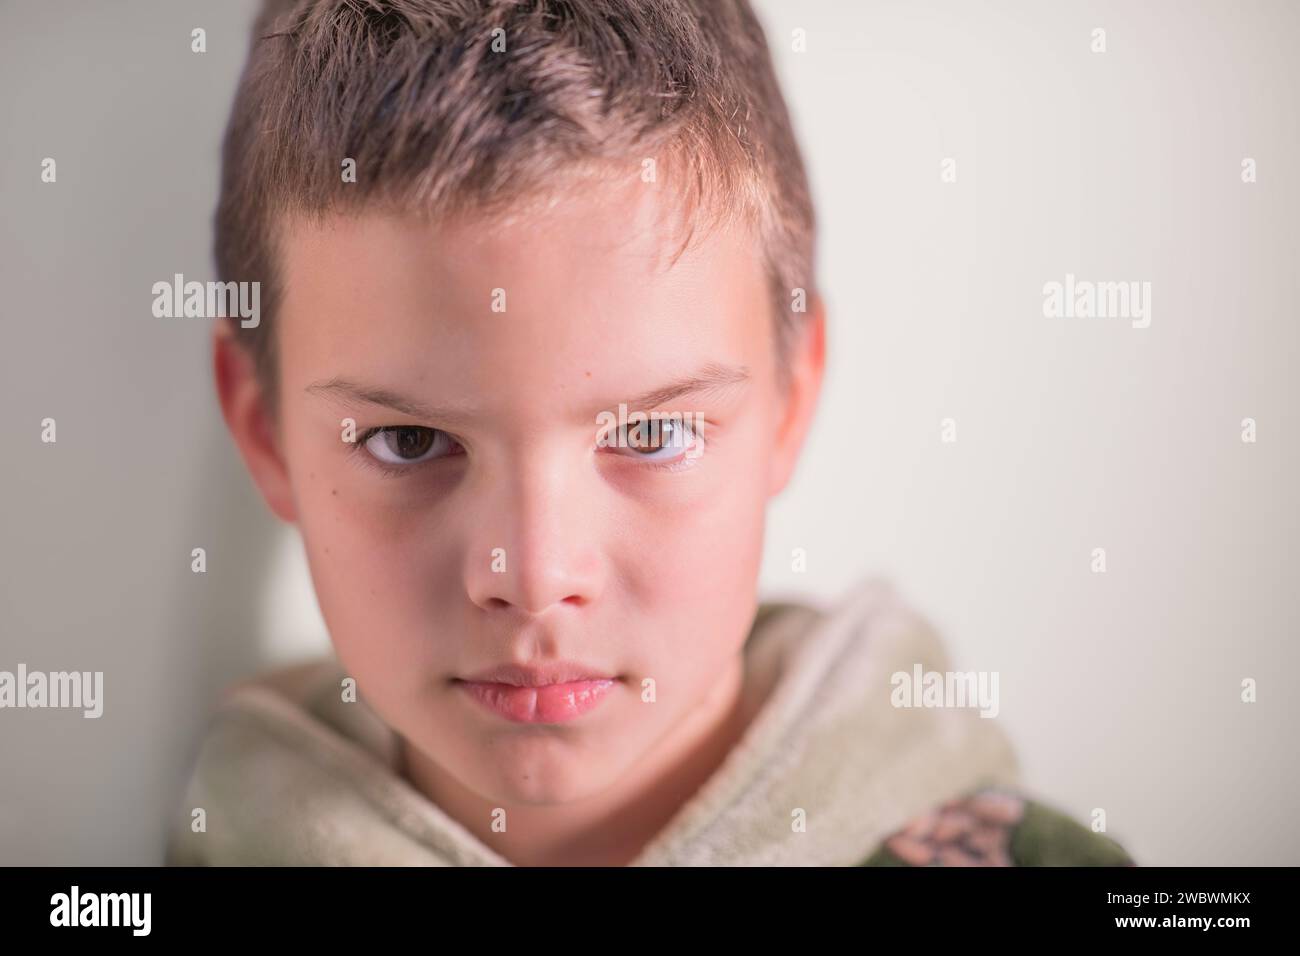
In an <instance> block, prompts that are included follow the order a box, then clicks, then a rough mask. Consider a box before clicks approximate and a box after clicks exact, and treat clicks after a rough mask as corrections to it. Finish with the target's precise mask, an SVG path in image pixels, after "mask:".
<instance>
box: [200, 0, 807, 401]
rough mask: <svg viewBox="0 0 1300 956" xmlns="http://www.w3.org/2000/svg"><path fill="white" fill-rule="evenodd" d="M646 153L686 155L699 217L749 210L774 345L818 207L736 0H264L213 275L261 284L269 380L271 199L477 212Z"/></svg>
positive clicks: (243, 90)
mask: <svg viewBox="0 0 1300 956" xmlns="http://www.w3.org/2000/svg"><path fill="white" fill-rule="evenodd" d="M502 46H504V48H505V49H504V50H502V49H501V47H502ZM642 156H647V157H651V156H658V157H660V158H659V159H658V160H657V162H656V165H657V167H658V168H659V169H663V168H664V166H665V165H669V164H671V165H674V166H676V167H678V168H680V169H682V170H684V171H685V172H686V175H685V176H683V177H682V179H681V183H682V194H683V197H684V199H685V200H686V201H687V203H688V204H689V206H690V207H691V208H697V209H698V210H700V211H705V212H711V213H712V217H711V221H714V220H716V218H717V217H722V216H732V215H738V214H744V215H745V216H746V217H747V218H748V221H750V222H752V223H754V224H755V226H756V227H757V228H758V230H759V236H760V242H761V245H762V249H763V252H764V258H765V260H766V261H765V267H766V272H767V276H768V281H769V286H770V293H771V296H772V301H773V308H774V311H775V313H776V319H775V330H776V338H777V345H778V351H779V353H781V354H785V352H786V350H787V348H788V344H789V339H790V336H791V334H792V333H793V331H794V329H795V328H796V327H797V324H798V314H797V313H796V312H795V311H794V310H793V308H792V302H793V301H794V300H795V292H794V290H796V289H803V290H805V295H806V297H808V298H811V296H812V295H813V294H814V290H815V282H814V276H813V247H814V216H813V208H812V201H811V197H810V193H809V188H808V182H807V176H806V173H805V171H804V166H803V161H802V158H801V156H800V153H799V148H798V145H797V143H796V141H795V136H794V132H793V130H792V128H791V124H790V118H789V114H788V112H787V110H786V106H785V102H784V100H783V98H782V96H781V91H780V88H779V86H778V84H777V80H776V75H775V72H774V70H773V67H772V61H771V56H770V54H769V51H768V48H767V42H766V39H765V37H764V34H763V30H762V27H761V26H760V24H759V22H758V20H757V18H756V17H755V15H754V12H753V10H752V9H751V8H750V6H749V3H748V0H267V2H266V3H265V5H264V7H263V9H262V11H261V14H260V15H259V17H258V19H257V21H256V23H255V25H254V29H253V37H252V44H251V49H250V52H249V58H248V62H247V65H246V66H245V69H244V73H243V76H242V78H241V80H240V84H239V89H238V92H237V94H236V96H235V101H234V106H233V109H232V111H231V116H230V122H229V125H228V127H227V130H226V137H225V143H224V148H223V154H222V175H221V197H220V200H219V203H218V207H217V213H216V221H215V232H216V236H215V255H216V264H217V270H218V273H219V275H220V277H221V279H222V280H223V281H247V280H255V281H259V282H260V283H261V284H262V295H261V308H262V321H261V323H260V324H259V325H258V326H257V327H256V328H255V329H241V330H239V333H238V339H239V340H240V341H241V342H244V343H245V344H246V345H247V346H248V347H250V348H251V349H252V352H253V354H254V356H255V358H256V361H257V367H258V372H259V375H260V376H261V378H262V381H263V382H264V383H265V384H268V385H270V384H272V383H274V382H275V379H276V359H275V353H276V348H275V338H276V336H275V322H274V314H275V310H276V304H277V302H278V301H279V300H280V298H281V296H280V294H279V291H280V290H279V289H278V287H277V282H276V272H275V259H274V252H275V248H276V241H275V234H276V233H275V228H276V223H277V221H279V220H278V218H277V217H279V216H281V215H283V214H286V213H292V214H296V215H303V216H307V217H314V216H321V215H325V214H329V213H332V212H340V211H346V210H348V209H359V208H361V207H363V206H369V205H374V204H387V205H389V206H391V207H392V208H395V209H407V210H411V209H416V210H421V211H424V212H425V213H427V214H429V215H431V216H435V217H436V216H439V215H450V214H453V213H456V212H460V211H472V212H483V213H489V212H492V211H493V210H500V209H501V208H502V207H503V206H504V205H505V204H507V203H509V202H510V201H512V200H514V199H517V198H520V197H521V196H525V195H537V194H542V193H545V192H546V191H547V187H548V186H550V187H553V186H554V184H555V180H556V178H557V176H558V174H559V173H560V172H562V171H563V170H564V169H566V168H569V167H574V168H578V167H594V166H595V165H596V164H598V163H601V162H608V161H635V160H636V159H637V158H638V157H642ZM346 158H350V159H352V160H354V161H355V163H356V170H357V175H356V181H355V182H344V181H343V177H342V176H341V172H340V171H341V168H342V163H343V160H344V159H346ZM271 393H272V395H271V397H272V400H274V398H273V396H274V388H271Z"/></svg>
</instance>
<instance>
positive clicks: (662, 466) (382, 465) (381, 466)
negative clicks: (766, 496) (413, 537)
mask: <svg viewBox="0 0 1300 956" xmlns="http://www.w3.org/2000/svg"><path fill="white" fill-rule="evenodd" d="M705 424H708V422H707V421H706V422H705ZM426 427H428V426H425V425H377V426H375V427H373V428H367V429H366V430H365V431H364V432H362V433H361V434H360V435H358V436H357V440H356V441H355V442H353V443H352V445H351V447H350V448H349V449H348V450H349V452H350V453H351V454H352V455H353V456H359V458H360V462H361V464H362V466H363V467H366V468H373V469H374V470H375V471H377V472H379V474H380V475H381V476H382V477H384V478H402V477H405V476H408V475H411V474H414V473H415V472H416V471H417V470H418V469H419V468H420V466H422V465H431V464H433V463H434V462H437V461H441V460H442V459H443V458H453V457H455V456H454V455H443V456H441V457H440V458H431V459H429V460H428V461H421V462H416V463H415V464H411V465H390V464H389V463H388V462H385V461H380V460H379V459H378V458H376V457H375V456H374V455H372V454H370V452H368V451H367V450H366V443H367V442H368V441H370V439H372V438H374V437H375V436H376V435H378V434H379V433H381V432H385V431H391V430H395V429H398V428H426ZM429 430H430V431H434V432H442V434H444V435H446V436H447V437H448V438H450V439H451V440H452V441H454V442H455V443H456V444H457V445H460V446H461V447H462V448H464V447H465V446H464V445H463V444H462V443H461V441H460V439H458V438H456V437H455V436H454V435H452V434H450V433H449V432H445V431H442V429H440V428H430V429H429ZM714 441H716V439H714V438H710V439H709V442H710V445H711V444H713V442H714ZM697 460H698V459H697V458H696V459H692V458H686V457H684V456H683V457H680V458H676V459H672V460H670V461H663V462H659V461H644V462H640V463H638V464H637V466H636V467H638V468H648V469H650V470H652V471H658V472H663V473H666V474H671V473H673V472H678V471H685V470H686V469H687V468H690V467H691V466H693V465H694V464H695V462H696V461H697Z"/></svg>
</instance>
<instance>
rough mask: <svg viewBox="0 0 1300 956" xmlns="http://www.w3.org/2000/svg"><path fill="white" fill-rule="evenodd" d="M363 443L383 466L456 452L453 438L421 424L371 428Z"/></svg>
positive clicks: (409, 463)
mask: <svg viewBox="0 0 1300 956" xmlns="http://www.w3.org/2000/svg"><path fill="white" fill-rule="evenodd" d="M364 445H365V448H366V451H368V452H369V453H370V454H371V455H373V456H374V457H375V458H378V459H379V460H380V461H382V462H383V463H384V464H386V465H414V464H418V463H420V462H422V461H429V460H430V459H433V458H441V457H443V456H444V455H448V454H451V453H453V452H455V451H456V450H457V449H458V448H459V447H460V446H459V445H457V444H456V441H455V439H453V438H452V437H451V436H450V435H448V434H447V433H446V432H444V431H439V430H438V429H436V428H425V427H424V426H422V425H386V426H384V427H383V428H375V429H373V430H371V431H370V432H369V433H368V434H367V435H366V437H365V440H364Z"/></svg>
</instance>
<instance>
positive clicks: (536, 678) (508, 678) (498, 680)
mask: <svg viewBox="0 0 1300 956" xmlns="http://www.w3.org/2000/svg"><path fill="white" fill-rule="evenodd" d="M614 679H615V678H614V676H613V675H612V674H609V673H606V672H604V671H601V670H599V669H597V668H594V667H588V666H586V665H585V664H578V663H575V662H572V661H554V662H552V663H548V664H533V665H529V666H523V665H520V664H500V665H498V666H497V667H493V668H490V669H489V670H485V671H480V672H479V673H477V674H475V675H474V676H472V677H461V678H457V680H463V681H466V682H469V683H476V684H478V683H481V684H511V685H513V686H515V687H545V686H547V685H548V684H567V683H569V682H570V681H579V680H614Z"/></svg>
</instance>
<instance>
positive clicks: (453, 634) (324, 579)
mask: <svg viewBox="0 0 1300 956" xmlns="http://www.w3.org/2000/svg"><path fill="white" fill-rule="evenodd" d="M660 197H661V193H660V192H659V187H655V186H653V185H647V184H645V183H641V182H639V181H636V182H635V184H634V185H633V186H631V187H627V188H624V187H612V186H603V187H601V188H599V189H594V188H593V189H591V190H589V191H587V192H586V193H585V194H584V195H581V196H578V197H575V198H573V199H567V200H565V201H563V202H559V203H556V204H555V205H554V206H553V208H551V209H549V210H547V211H545V212H544V213H535V214H532V215H530V217H529V218H527V219H526V220H525V221H522V222H517V223H513V224H508V225H499V224H492V225H488V224H484V223H481V222H480V223H476V222H474V221H468V220H467V221H464V222H457V223H454V224H443V225H439V226H437V227H433V226H429V225H427V224H422V223H420V222H418V221H416V220H415V219H410V220H404V219H399V218H395V217H393V216H386V215H381V214H379V213H375V214H368V215H365V216H361V217H350V218H339V219H335V220H333V221H331V222H329V223H328V224H327V225H312V226H308V225H302V224H298V225H293V226H290V227H288V228H286V230H285V232H284V234H283V236H282V241H281V253H280V255H281V260H280V264H281V270H282V272H281V274H282V277H283V281H284V290H285V293H284V298H283V301H282V306H281V308H280V310H279V312H278V313H277V316H276V321H277V322H278V323H279V325H278V331H277V334H278V336H279V363H280V364H279V373H280V412H279V420H278V422H277V424H276V426H273V427H271V428H267V427H266V426H265V422H264V420H263V418H262V416H263V414H264V413H263V411H262V407H261V404H260V401H259V400H258V399H257V397H256V395H257V393H256V386H255V385H254V384H253V383H252V380H251V377H250V375H251V373H250V372H249V370H248V366H247V364H246V363H242V362H240V361H239V360H237V359H236V358H235V357H234V353H233V351H231V352H229V354H226V355H225V357H224V358H223V353H222V350H223V349H228V343H227V344H226V345H222V344H219V345H218V360H217V362H218V379H219V384H220V388H221V393H222V400H223V408H224V410H225V413H226V417H227V421H228V422H229V424H230V426H231V428H232V431H233V432H234V434H235V437H236V439H237V440H238V441H239V444H240V447H241V450H242V451H243V453H244V455H245V458H246V460H247V461H248V463H249V466H250V468H251V470H252V472H253V475H254V478H255V479H256V480H257V482H258V485H259V487H260V488H261V490H262V492H263V494H264V495H265V497H266V498H267V500H268V502H269V503H270V505H271V506H272V508H273V509H274V510H275V511H276V513H277V514H279V515H280V516H281V517H282V518H284V519H285V520H289V521H294V522H296V523H297V524H298V525H299V526H300V528H301V532H302V537H303V541H304V544H305V548H306V553H307V558H308V561H309V564H310V568H311V574H312V579H313V582H314V585H315V590H316V595H317V597H318V599H319V602H320V606H321V610H322V613H323V616H324V619H325V621H326V624H327V625H328V628H329V632H330V636H331V639H332V641H333V643H334V646H335V649H336V652H337V654H338V657H339V659H340V661H341V662H342V663H343V665H344V667H345V669H346V670H347V672H348V673H349V674H350V675H351V676H352V677H355V678H356V680H357V684H358V689H359V691H360V693H361V694H362V695H363V696H364V697H365V699H366V700H367V702H368V703H369V704H370V705H371V706H372V707H373V708H374V709H375V710H376V712H377V713H378V714H379V715H380V716H381V717H382V718H383V719H384V720H385V721H386V722H387V723H388V724H389V725H390V726H392V727H393V728H394V729H395V730H396V731H398V732H399V733H400V734H401V735H402V736H403V737H405V738H406V739H407V741H408V742H409V743H410V745H412V746H413V747H415V748H416V749H418V750H419V751H420V752H421V753H422V754H423V755H424V756H425V757H427V758H428V759H429V760H430V761H433V762H435V763H436V764H437V766H438V767H439V768H441V770H442V771H445V772H446V773H447V774H450V775H451V776H453V777H454V778H456V779H457V780H458V781H459V782H460V783H461V784H462V785H464V786H466V787H468V788H470V789H471V790H473V791H475V792H477V793H478V794H479V795H481V796H483V797H485V798H488V799H492V800H496V801H500V802H503V803H509V802H514V803H530V804H554V803H560V802H566V801H571V800H576V799H579V798H581V797H583V796H587V795H592V794H595V793H597V792H599V791H601V790H603V789H605V788H606V787H607V786H609V785H611V784H612V783H614V782H615V781H618V780H620V779H626V778H627V776H628V775H629V774H632V773H635V772H637V769H638V768H641V767H645V766H649V765H650V764H652V763H654V762H655V761H656V760H658V759H660V758H663V757H665V756H666V753H667V750H669V749H671V747H672V746H673V741H674V740H675V739H677V738H680V737H682V735H683V734H685V732H686V728H689V727H690V726H691V725H692V721H693V719H695V720H698V719H699V718H698V715H700V714H703V713H707V712H708V711H709V708H710V706H711V705H714V704H716V702H717V700H718V698H719V695H724V694H726V693H728V692H729V691H728V688H730V689H731V690H734V687H735V683H734V680H732V678H735V677H737V676H738V673H739V671H738V658H739V651H740V649H741V647H742V645H743V643H744V640H745V637H746V634H747V632H748V629H749V626H750V624H751V621H752V618H753V614H754V611H755V602H756V580H757V576H758V571H759V564H760V557H761V552H762V542H763V526H764V512H765V505H766V503H767V500H768V498H769V497H770V496H771V495H772V494H774V493H775V492H776V491H778V490H779V489H780V488H781V487H782V486H783V485H784V484H785V482H786V480H787V478H788V476H789V473H790V471H791V469H792V467H793V463H794V460H795V457H796V453H797V450H798V447H799V444H800V442H801V440H802V437H803V434H804V432H805V430H806V427H807V423H808V419H809V417H810V414H811V408H812V405H813V400H814V397H815V394H816V390H817V385H818V382H819V379H820V371H821V315H820V311H819V309H820V306H819V305H816V308H815V309H814V311H813V312H810V314H809V316H808V317H807V318H808V319H809V320H810V322H809V327H810V329H812V330H813V331H812V333H810V334H809V335H808V336H807V337H806V339H804V340H801V343H800V345H799V346H798V347H797V348H796V354H795V355H794V356H792V357H791V358H790V359H789V360H790V361H791V362H792V363H793V375H792V377H791V385H790V386H788V388H787V389H784V390H783V389H782V388H781V387H780V385H779V384H778V376H777V369H776V367H775V362H776V355H775V354H774V348H773V339H772V335H771V322H772V318H771V307H770V305H769V299H768V293H767V285H766V282H765V280H764V274H763V271H762V266H761V262H762V260H761V258H760V256H759V254H758V252H757V250H756V248H755V247H754V246H753V244H752V240H751V238H750V237H749V235H748V234H747V233H746V232H741V231H732V232H728V231H723V230H719V231H716V232H714V233H713V234H712V235H711V236H710V237H709V238H708V239H707V240H706V241H705V242H703V243H701V244H700V245H698V246H697V247H693V248H691V249H690V250H688V251H687V252H686V253H685V254H684V255H683V256H682V257H681V258H680V259H679V260H678V261H677V262H676V263H675V264H673V265H672V266H671V268H669V263H668V258H669V257H670V256H671V254H672V252H673V251H675V249H676V248H677V246H676V245H675V244H674V243H673V241H672V239H673V237H672V236H671V235H670V234H669V233H668V232H667V231H666V228H665V227H664V225H663V224H662V223H663V220H662V219H661V214H663V213H664V212H665V209H664V207H662V206H661V205H660V203H661V201H662V200H661V198H660ZM656 392H658V393H660V394H658V395H657V396H656V395H655V393H656ZM619 403H626V405H627V409H626V412H627V414H629V415H630V414H631V413H633V412H644V413H647V414H648V413H654V412H663V413H668V412H679V413H683V414H684V415H685V416H686V419H685V421H686V422H687V423H688V426H689V423H691V422H695V421H700V420H702V421H703V426H702V430H700V429H698V428H697V429H695V430H692V429H690V428H689V427H687V428H684V429H683V430H681V431H676V432H674V431H673V430H672V429H671V428H670V427H669V428H664V429H662V430H661V431H660V433H659V438H658V440H657V443H656V441H655V439H654V438H653V437H647V433H646V432H641V433H640V434H639V436H638V435H637V434H636V433H634V432H633V430H632V429H629V430H628V431H625V432H623V435H622V437H623V438H624V439H631V441H630V442H625V443H624V446H623V447H619V444H618V439H619V435H618V433H617V426H615V429H614V431H608V430H606V428H607V426H608V423H609V421H610V416H612V417H614V418H616V417H617V415H618V413H619ZM602 412H604V413H610V416H607V417H605V418H601V417H600V413H602ZM345 419H352V420H355V441H351V442H349V441H347V440H345V439H347V438H348V437H351V433H350V432H349V430H348V429H347V425H346V422H345V421H344V420H345ZM602 422H603V423H604V424H603V425H602ZM381 428H388V429H390V431H386V432H378V433H375V432H374V430H375V429H381ZM602 435H603V436H604V439H603V443H602ZM678 442H680V444H678ZM558 662H564V663H573V664H577V665H580V666H581V667H582V668H584V669H585V671H586V672H587V673H586V674H585V675H579V674H573V675H568V676H570V677H581V676H589V677H593V678H597V680H594V681H591V682H588V683H575V684H572V685H571V686H568V687H552V688H550V689H549V690H547V689H538V688H532V689H529V688H526V687H524V688H519V687H516V688H513V689H512V688H509V687H502V686H499V685H496V686H493V685H491V684H488V683H481V684H474V683H472V682H471V680H472V678H474V677H476V676H479V675H482V674H483V672H485V671H488V670H490V669H492V668H495V667H498V666H499V665H510V664H514V665H519V666H522V667H525V668H528V667H539V668H545V667H547V666H548V665H553V664H555V663H558ZM564 676H565V675H555V674H552V675H550V676H549V677H547V676H545V675H543V677H542V679H543V680H548V679H549V680H556V679H559V680H563V678H564ZM600 679H604V680H600ZM646 682H653V684H648V683H646ZM715 709H716V708H715Z"/></svg>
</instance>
